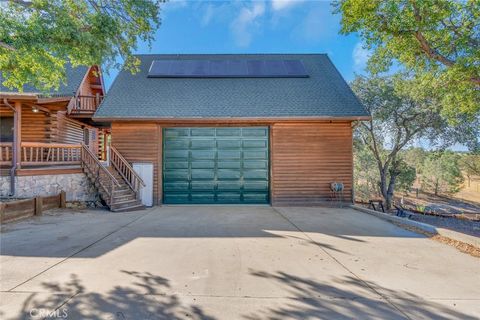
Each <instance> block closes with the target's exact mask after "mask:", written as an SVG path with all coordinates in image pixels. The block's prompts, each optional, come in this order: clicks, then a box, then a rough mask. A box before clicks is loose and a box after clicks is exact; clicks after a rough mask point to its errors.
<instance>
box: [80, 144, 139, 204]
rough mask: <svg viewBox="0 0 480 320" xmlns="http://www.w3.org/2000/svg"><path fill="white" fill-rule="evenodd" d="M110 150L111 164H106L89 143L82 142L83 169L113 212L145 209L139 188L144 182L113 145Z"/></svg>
mask: <svg viewBox="0 0 480 320" xmlns="http://www.w3.org/2000/svg"><path fill="white" fill-rule="evenodd" d="M110 150H111V154H110V162H111V165H110V166H108V167H106V166H104V165H103V164H102V163H101V162H100V161H99V160H98V158H97V157H96V156H95V155H94V153H93V152H92V151H91V150H90V149H89V148H88V146H86V145H84V144H82V152H81V164H82V169H83V171H84V172H85V174H86V175H87V177H88V178H89V179H90V181H91V182H92V184H93V185H94V186H95V188H96V189H97V190H98V193H99V195H100V198H101V199H102V200H103V201H105V204H106V205H107V206H108V207H109V209H110V210H111V211H116V212H119V211H134V210H142V209H145V206H144V205H143V204H142V202H141V200H140V188H141V187H142V186H145V184H144V183H143V181H142V179H141V178H140V177H139V176H138V175H137V173H136V172H135V171H133V168H132V166H131V165H130V164H129V163H128V162H127V161H126V160H125V158H123V157H122V156H121V155H120V153H119V152H118V151H117V150H116V149H114V148H113V147H112V148H111V149H110Z"/></svg>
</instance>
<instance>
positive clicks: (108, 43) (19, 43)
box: [0, 0, 163, 91]
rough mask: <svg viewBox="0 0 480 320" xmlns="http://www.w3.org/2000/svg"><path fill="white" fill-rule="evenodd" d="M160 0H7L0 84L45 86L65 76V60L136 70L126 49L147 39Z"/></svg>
mask: <svg viewBox="0 0 480 320" xmlns="http://www.w3.org/2000/svg"><path fill="white" fill-rule="evenodd" d="M161 2H163V1H162V0H70V1H63V0H32V1H22V0H12V1H9V2H7V3H3V4H0V70H1V71H2V74H3V78H4V81H3V85H4V86H7V87H9V88H16V89H18V90H19V91H22V87H23V85H24V84H30V85H33V86H35V87H37V88H39V89H41V90H44V91H48V90H49V89H51V88H56V89H57V88H58V87H59V85H60V84H61V83H62V82H64V81H65V64H66V63H67V62H69V63H71V64H72V65H73V66H77V65H94V64H97V65H104V66H106V67H107V68H108V67H112V66H113V67H119V66H120V65H119V64H118V63H117V62H116V59H117V58H118V57H120V58H121V59H123V60H124V62H125V68H127V69H128V70H130V71H132V72H133V71H136V70H137V66H138V63H139V61H138V59H136V58H135V57H133V55H132V52H133V50H135V49H136V47H137V44H138V41H139V40H140V41H145V42H147V43H148V44H150V43H151V41H152V40H153V36H154V31H155V30H156V29H157V28H158V27H159V25H160V18H159V13H160V3H161Z"/></svg>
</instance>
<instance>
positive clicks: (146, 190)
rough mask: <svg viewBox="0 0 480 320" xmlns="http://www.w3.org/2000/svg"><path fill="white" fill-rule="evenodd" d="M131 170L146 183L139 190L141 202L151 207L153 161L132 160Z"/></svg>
mask: <svg viewBox="0 0 480 320" xmlns="http://www.w3.org/2000/svg"><path fill="white" fill-rule="evenodd" d="M133 170H134V171H135V172H136V173H137V174H138V175H139V176H140V178H142V180H143V182H144V183H145V185H146V186H145V187H142V189H141V190H140V199H141V200H142V204H143V205H145V206H147V207H151V206H152V205H153V163H148V162H136V163H135V162H134V163H133Z"/></svg>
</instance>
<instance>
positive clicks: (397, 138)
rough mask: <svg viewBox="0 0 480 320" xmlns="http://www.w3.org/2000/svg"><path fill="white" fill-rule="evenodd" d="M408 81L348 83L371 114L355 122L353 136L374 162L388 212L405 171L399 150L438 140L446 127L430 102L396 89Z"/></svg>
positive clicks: (383, 79)
mask: <svg viewBox="0 0 480 320" xmlns="http://www.w3.org/2000/svg"><path fill="white" fill-rule="evenodd" d="M408 81H409V80H406V79H405V78H403V77H401V75H397V76H393V77H373V78H365V77H361V76H357V77H356V78H355V80H354V81H353V83H352V89H353V90H354V92H355V93H356V95H357V96H358V97H359V99H360V100H361V102H362V103H363V104H364V106H365V107H366V109H367V110H368V111H369V112H370V114H371V115H372V120H370V121H363V122H360V123H359V125H358V127H357V129H356V130H355V137H356V138H357V139H359V140H360V141H361V142H362V143H363V144H364V145H365V146H366V147H367V148H368V149H369V150H370V152H371V153H372V155H373V157H374V159H375V163H376V167H377V170H378V174H379V189H380V193H381V195H382V197H383V198H384V199H385V202H386V207H387V208H388V209H390V208H391V204H392V199H393V194H394V190H395V186H396V185H397V179H398V177H399V176H400V174H402V170H404V169H406V164H405V163H404V161H403V159H402V158H401V157H400V151H401V150H402V149H403V148H405V147H406V146H408V145H409V144H411V143H412V142H413V141H414V140H415V139H417V138H421V137H427V136H428V137H431V139H441V136H442V133H443V132H445V130H446V128H447V127H448V125H447V123H446V122H445V121H444V120H443V118H442V117H441V115H440V114H439V112H438V107H437V106H436V105H435V103H432V101H431V100H430V99H429V100H415V99H413V98H412V97H410V96H409V95H408V91H407V92H402V91H401V90H399V89H398V88H403V87H405V86H401V85H399V84H400V83H403V82H408ZM410 176H412V174H411V173H410ZM411 183H413V181H411Z"/></svg>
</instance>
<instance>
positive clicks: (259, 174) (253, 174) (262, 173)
mask: <svg viewBox="0 0 480 320" xmlns="http://www.w3.org/2000/svg"><path fill="white" fill-rule="evenodd" d="M243 178H244V179H258V180H267V179H268V172H267V171H266V170H244V171H243Z"/></svg>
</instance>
